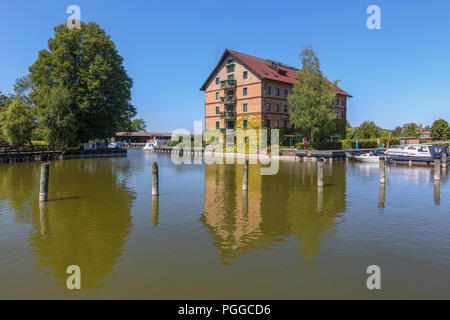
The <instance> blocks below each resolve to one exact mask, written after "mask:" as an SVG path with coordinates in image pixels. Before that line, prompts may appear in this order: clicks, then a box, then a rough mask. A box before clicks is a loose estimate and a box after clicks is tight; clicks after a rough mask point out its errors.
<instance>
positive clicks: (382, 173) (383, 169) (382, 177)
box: [380, 157, 386, 184]
mask: <svg viewBox="0 0 450 320" xmlns="http://www.w3.org/2000/svg"><path fill="white" fill-rule="evenodd" d="M380 183H383V184H384V183H386V164H385V157H380Z"/></svg>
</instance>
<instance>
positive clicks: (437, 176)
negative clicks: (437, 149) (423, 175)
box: [434, 159, 441, 181]
mask: <svg viewBox="0 0 450 320" xmlns="http://www.w3.org/2000/svg"><path fill="white" fill-rule="evenodd" d="M440 180H441V160H440V159H434V181H440Z"/></svg>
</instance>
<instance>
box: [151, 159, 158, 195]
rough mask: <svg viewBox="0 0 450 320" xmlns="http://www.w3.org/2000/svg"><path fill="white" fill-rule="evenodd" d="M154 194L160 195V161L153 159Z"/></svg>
mask: <svg viewBox="0 0 450 320" xmlns="http://www.w3.org/2000/svg"><path fill="white" fill-rule="evenodd" d="M152 195H153V196H157V195H159V175H158V163H157V162H156V161H153V164H152Z"/></svg>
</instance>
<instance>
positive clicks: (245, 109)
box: [242, 103, 247, 112]
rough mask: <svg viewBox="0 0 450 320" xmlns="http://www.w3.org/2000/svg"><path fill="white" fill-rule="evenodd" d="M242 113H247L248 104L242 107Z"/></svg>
mask: <svg viewBox="0 0 450 320" xmlns="http://www.w3.org/2000/svg"><path fill="white" fill-rule="evenodd" d="M242 111H243V112H247V104H246V103H244V106H243V107H242Z"/></svg>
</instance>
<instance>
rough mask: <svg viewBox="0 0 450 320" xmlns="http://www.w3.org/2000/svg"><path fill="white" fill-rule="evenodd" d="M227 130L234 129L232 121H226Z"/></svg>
mask: <svg viewBox="0 0 450 320" xmlns="http://www.w3.org/2000/svg"><path fill="white" fill-rule="evenodd" d="M227 129H234V121H228V123H227Z"/></svg>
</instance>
